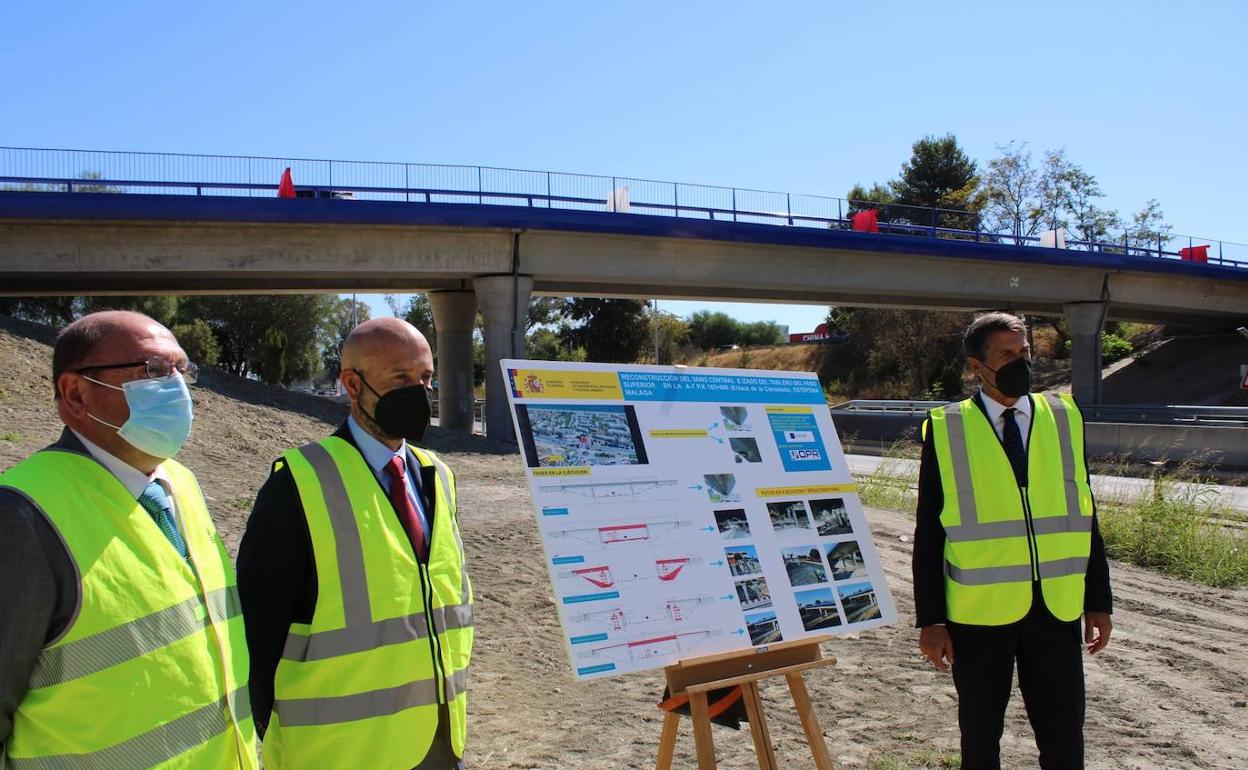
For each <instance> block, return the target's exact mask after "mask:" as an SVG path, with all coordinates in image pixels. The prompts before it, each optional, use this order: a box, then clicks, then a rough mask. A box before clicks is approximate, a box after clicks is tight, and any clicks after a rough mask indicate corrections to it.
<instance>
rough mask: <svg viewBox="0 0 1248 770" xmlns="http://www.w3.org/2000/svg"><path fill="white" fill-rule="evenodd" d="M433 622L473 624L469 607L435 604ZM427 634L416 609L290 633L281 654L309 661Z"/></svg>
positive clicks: (444, 627) (454, 625)
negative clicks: (355, 623) (361, 622)
mask: <svg viewBox="0 0 1248 770" xmlns="http://www.w3.org/2000/svg"><path fill="white" fill-rule="evenodd" d="M431 614H432V615H433V619H434V622H435V623H436V624H437V625H436V627H437V628H438V629H439V630H450V629H455V628H467V627H468V626H471V625H472V606H471V605H466V606H465V605H453V606H450V607H435V608H434V609H433V612H432V613H431ZM428 635H429V631H428V629H427V627H426V625H425V614H424V613H423V612H415V613H412V614H411V615H408V616H406V617H402V618H387V619H386V620H378V621H375V622H372V623H369V624H368V625H363V626H347V627H346V628H336V629H334V630H332V631H318V632H316V633H313V634H299V633H294V632H291V633H290V635H289V636H287V637H286V646H285V648H284V649H283V650H282V657H283V658H285V659H287V660H297V661H308V660H325V659H326V658H336V657H338V656H340V655H351V654H353V653H357V652H364V651H366V650H372V649H375V648H378V647H386V646H388V645H392V644H403V643H404V642H410V641H412V640H414V639H423V638H425V637H426V636H428Z"/></svg>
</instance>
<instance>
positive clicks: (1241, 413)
mask: <svg viewBox="0 0 1248 770" xmlns="http://www.w3.org/2000/svg"><path fill="white" fill-rule="evenodd" d="M1082 411H1083V417H1084V419H1085V420H1087V421H1088V422H1131V423H1150V424H1154V425H1156V424H1174V425H1184V424H1187V425H1207V426H1210V427H1218V426H1222V427H1238V428H1248V407H1244V406H1182V405H1180V406H1135V405H1111V406H1091V407H1087V408H1085V409H1083V410H1082ZM1244 441H1245V442H1246V443H1248V433H1245V434H1244Z"/></svg>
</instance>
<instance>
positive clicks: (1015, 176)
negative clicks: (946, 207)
mask: <svg viewBox="0 0 1248 770" xmlns="http://www.w3.org/2000/svg"><path fill="white" fill-rule="evenodd" d="M997 150H998V151H1000V153H1001V154H1000V155H998V156H997V157H995V158H993V159H992V160H990V161H988V173H987V175H986V177H985V179H984V192H985V197H986V212H987V215H988V226H989V227H990V228H991V229H992V230H993V231H995V232H999V233H1009V234H1010V235H1012V236H1013V237H1014V238H1015V241H1016V243H1017V244H1019V245H1021V243H1022V238H1024V237H1028V236H1034V235H1035V234H1036V233H1037V232H1039V230H1040V227H1041V224H1042V222H1043V220H1044V202H1043V200H1042V199H1041V196H1040V170H1039V169H1037V168H1036V167H1035V166H1034V165H1033V164H1032V162H1031V152H1030V151H1029V150H1028V149H1027V144H1026V143H1025V142H1024V143H1023V144H1021V145H1019V146H1017V147H1015V146H1014V142H1009V143H1008V144H1005V145H997Z"/></svg>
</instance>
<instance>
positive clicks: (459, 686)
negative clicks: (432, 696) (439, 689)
mask: <svg viewBox="0 0 1248 770" xmlns="http://www.w3.org/2000/svg"><path fill="white" fill-rule="evenodd" d="M465 692H468V669H466V668H461V669H460V670H458V671H456V672H455V673H453V674H451V675H450V676H448V677H447V678H446V702H447V703H450V702H451V701H453V700H455V696H456V695H459V694H460V693H465Z"/></svg>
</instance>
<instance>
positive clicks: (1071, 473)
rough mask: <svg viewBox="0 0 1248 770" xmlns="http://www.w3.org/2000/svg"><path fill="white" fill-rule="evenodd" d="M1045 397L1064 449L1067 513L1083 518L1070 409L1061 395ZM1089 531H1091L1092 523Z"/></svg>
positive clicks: (1063, 464) (1058, 441) (1063, 470)
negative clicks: (1076, 473) (1080, 506)
mask: <svg viewBox="0 0 1248 770" xmlns="http://www.w3.org/2000/svg"><path fill="white" fill-rule="evenodd" d="M1044 399H1045V401H1047V402H1048V403H1049V408H1050V409H1052V410H1053V421H1054V422H1055V423H1057V445H1058V446H1059V447H1061V451H1062V480H1063V482H1064V483H1065V490H1066V515H1067V516H1069V517H1070V518H1072V519H1081V518H1083V512H1082V511H1080V510H1079V481H1078V479H1076V478H1075V442H1074V437H1073V435H1072V434H1071V430H1070V410H1068V409H1067V408H1066V402H1065V401H1063V400H1062V399H1061V397H1060V396H1054V395H1052V394H1048V395H1046V396H1045V397H1044ZM1090 521H1091V519H1090V518H1089V522H1090ZM1088 531H1091V526H1090V525H1089V528H1088Z"/></svg>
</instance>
